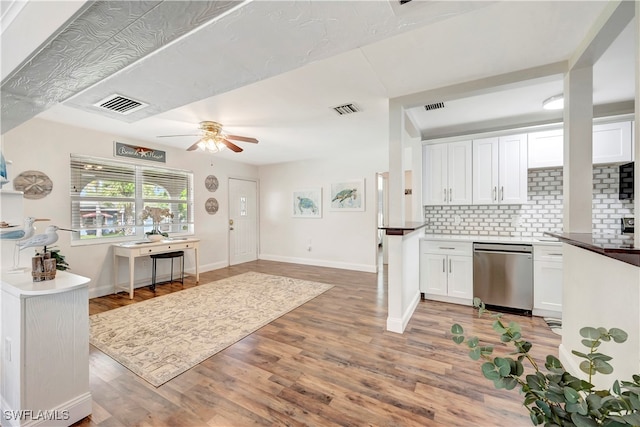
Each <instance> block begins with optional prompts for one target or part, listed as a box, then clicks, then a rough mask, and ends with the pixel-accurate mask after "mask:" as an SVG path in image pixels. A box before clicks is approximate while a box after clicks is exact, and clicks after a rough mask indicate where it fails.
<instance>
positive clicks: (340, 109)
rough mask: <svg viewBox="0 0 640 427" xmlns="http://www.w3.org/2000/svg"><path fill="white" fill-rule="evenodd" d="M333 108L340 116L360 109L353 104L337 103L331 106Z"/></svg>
mask: <svg viewBox="0 0 640 427" xmlns="http://www.w3.org/2000/svg"><path fill="white" fill-rule="evenodd" d="M333 109H334V110H335V112H336V113H338V114H340V115H341V116H344V115H345V114H353V113H357V112H358V111H360V109H359V108H358V107H356V106H355V105H354V104H344V105H338V106H337V107H333Z"/></svg>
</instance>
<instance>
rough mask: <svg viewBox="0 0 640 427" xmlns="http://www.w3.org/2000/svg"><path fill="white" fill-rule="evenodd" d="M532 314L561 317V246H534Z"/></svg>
mask: <svg viewBox="0 0 640 427" xmlns="http://www.w3.org/2000/svg"><path fill="white" fill-rule="evenodd" d="M533 314H534V315H536V316H548V317H558V318H561V317H562V246H559V245H557V246H556V245H553V246H547V245H544V246H543V245H535V246H534V249H533Z"/></svg>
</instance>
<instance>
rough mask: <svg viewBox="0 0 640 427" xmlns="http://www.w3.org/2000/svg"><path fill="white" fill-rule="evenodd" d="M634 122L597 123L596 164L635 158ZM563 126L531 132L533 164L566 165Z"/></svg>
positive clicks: (530, 148) (531, 165)
mask: <svg viewBox="0 0 640 427" xmlns="http://www.w3.org/2000/svg"><path fill="white" fill-rule="evenodd" d="M632 128H633V122H629V121H627V122H618V123H605V124H596V125H594V126H593V164H594V165H597V164H605V163H622V162H630V161H632V160H633V150H632V147H633V132H632ZM563 138H564V137H563V129H555V130H549V131H542V132H532V133H529V168H531V169H534V168H547V167H562V165H563V159H564V147H563V145H564V139H563Z"/></svg>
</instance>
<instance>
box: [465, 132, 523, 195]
mask: <svg viewBox="0 0 640 427" xmlns="http://www.w3.org/2000/svg"><path fill="white" fill-rule="evenodd" d="M473 203H474V204H479V205H483V204H487V205H491V204H523V203H527V135H526V134H520V135H510V136H501V137H495V138H484V139H474V140H473Z"/></svg>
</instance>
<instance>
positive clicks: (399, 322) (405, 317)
mask: <svg viewBox="0 0 640 427" xmlns="http://www.w3.org/2000/svg"><path fill="white" fill-rule="evenodd" d="M419 302H420V292H418V293H416V295H415V296H414V297H413V299H412V300H411V304H409V307H407V309H406V310H405V312H404V313H403V314H402V318H399V317H387V331H389V332H396V333H398V334H401V333H403V332H404V330H405V328H406V327H407V324H408V323H409V320H411V316H413V312H414V311H415V310H416V307H417V306H418V303H419Z"/></svg>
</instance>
